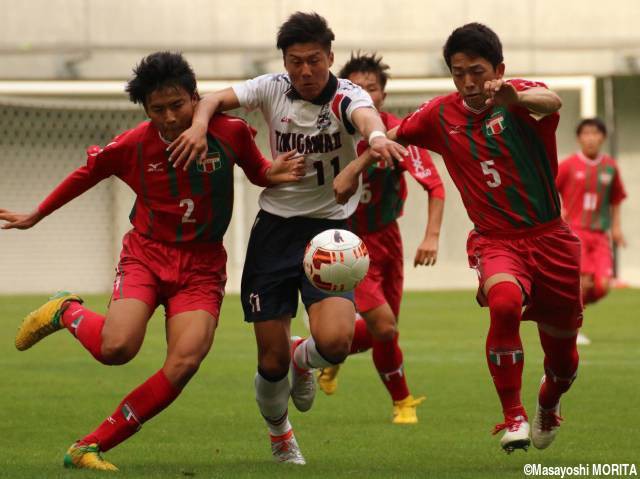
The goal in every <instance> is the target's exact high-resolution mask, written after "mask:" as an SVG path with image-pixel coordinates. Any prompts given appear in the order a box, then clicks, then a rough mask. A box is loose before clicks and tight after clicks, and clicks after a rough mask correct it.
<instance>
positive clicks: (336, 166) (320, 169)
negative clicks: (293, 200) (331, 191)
mask: <svg viewBox="0 0 640 479" xmlns="http://www.w3.org/2000/svg"><path fill="white" fill-rule="evenodd" d="M331 166H333V177H334V178H335V177H336V176H338V173H340V158H339V157H337V156H336V157H335V158H332V159H331ZM313 167H314V168H315V169H316V173H317V175H316V177H317V178H318V186H322V185H324V164H323V163H322V162H321V161H314V162H313Z"/></svg>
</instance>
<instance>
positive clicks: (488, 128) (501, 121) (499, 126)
mask: <svg viewBox="0 0 640 479" xmlns="http://www.w3.org/2000/svg"><path fill="white" fill-rule="evenodd" d="M506 128H507V124H506V121H505V118H504V114H503V113H502V112H501V111H499V112H496V113H494V114H493V115H492V116H491V118H489V119H487V120H485V122H484V131H485V133H486V134H487V135H489V136H495V135H499V134H500V133H502V132H503V131H504V130H505V129H506Z"/></svg>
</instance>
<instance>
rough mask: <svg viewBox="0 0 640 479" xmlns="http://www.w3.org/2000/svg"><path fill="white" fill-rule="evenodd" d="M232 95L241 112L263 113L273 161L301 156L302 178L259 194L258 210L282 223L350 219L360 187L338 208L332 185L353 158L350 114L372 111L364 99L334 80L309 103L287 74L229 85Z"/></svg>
mask: <svg viewBox="0 0 640 479" xmlns="http://www.w3.org/2000/svg"><path fill="white" fill-rule="evenodd" d="M233 90H234V92H235V94H236V96H237V97H238V100H239V102H240V105H241V106H243V107H245V108H246V109H247V110H249V111H250V110H255V109H260V110H261V111H262V114H263V115H264V118H265V120H266V122H267V123H268V125H269V141H270V145H271V154H272V156H273V158H275V157H276V156H277V155H279V154H281V153H285V152H287V151H291V150H292V149H293V148H296V149H297V150H298V152H300V154H303V155H305V163H306V167H307V172H306V175H305V176H304V178H302V179H301V180H300V181H299V182H297V183H288V184H281V185H277V186H274V187H270V188H266V189H264V190H263V191H262V193H261V194H260V200H259V205H260V208H262V209H263V210H265V211H268V212H269V213H272V214H274V215H278V216H283V217H285V218H289V217H291V216H307V217H312V218H327V219H345V218H348V217H349V216H351V215H352V214H353V212H354V211H355V210H356V207H357V206H358V202H359V201H360V190H361V185H359V186H358V191H357V192H356V194H355V195H353V196H352V197H351V199H349V201H348V202H347V203H346V204H344V205H339V204H338V203H336V199H335V196H334V193H333V179H334V178H335V176H336V175H337V174H338V172H340V171H342V169H343V168H344V167H345V166H346V165H347V164H348V163H349V162H351V161H353V160H354V159H355V158H356V157H357V154H356V144H357V141H358V139H359V136H360V135H359V134H358V132H357V130H356V129H355V126H354V125H353V122H352V121H351V114H352V113H353V111H354V110H355V109H356V108H361V107H370V108H373V107H374V106H373V102H372V101H371V97H370V96H369V94H368V93H367V92H365V91H364V90H363V89H362V88H360V87H359V86H357V85H354V84H353V83H351V82H350V81H348V80H342V79H337V78H336V77H334V76H333V75H331V76H330V78H329V83H328V84H327V86H326V87H325V89H324V91H323V92H322V93H321V94H320V96H319V97H318V99H316V100H314V101H313V102H311V101H306V100H303V99H301V98H300V97H299V96H298V94H297V92H296V91H295V90H294V89H293V88H292V85H291V81H290V79H289V75H287V74H277V75H273V74H269V75H262V76H259V77H256V78H254V79H252V80H247V81H246V82H244V83H240V84H236V85H234V86H233ZM361 182H362V180H360V183H361Z"/></svg>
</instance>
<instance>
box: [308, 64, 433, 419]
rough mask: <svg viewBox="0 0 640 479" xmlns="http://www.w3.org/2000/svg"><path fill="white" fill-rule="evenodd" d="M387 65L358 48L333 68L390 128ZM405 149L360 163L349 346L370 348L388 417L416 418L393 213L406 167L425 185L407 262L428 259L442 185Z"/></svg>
mask: <svg viewBox="0 0 640 479" xmlns="http://www.w3.org/2000/svg"><path fill="white" fill-rule="evenodd" d="M388 69H389V67H388V66H387V65H385V64H384V63H382V58H381V57H376V55H375V54H373V55H366V54H360V53H358V54H357V55H353V54H352V55H351V59H350V60H349V61H348V62H347V63H346V64H345V65H344V67H342V70H341V71H340V73H339V76H340V77H341V78H346V79H348V80H351V81H352V82H353V83H355V84H356V85H359V86H360V87H362V88H363V89H364V90H366V91H367V92H368V93H369V95H370V96H371V99H372V100H373V103H374V105H375V107H376V108H377V109H378V111H380V117H381V118H382V120H383V122H384V124H385V126H386V127H387V129H388V130H390V129H391V128H394V127H396V126H398V125H399V124H400V120H399V119H398V118H396V117H395V116H393V115H392V114H390V113H386V112H383V111H381V109H382V106H383V103H384V100H385V97H386V92H385V86H386V83H387V79H388V78H389V75H388V73H387V72H386V70H388ZM366 148H367V144H366V142H364V141H363V142H360V144H359V145H358V153H359V154H362V153H363V152H364V151H365V150H366ZM408 150H409V153H410V155H409V156H408V157H406V158H405V160H404V161H403V162H395V163H394V164H391V165H390V164H388V163H386V162H384V161H381V162H378V163H376V164H374V165H371V166H369V168H367V169H366V170H365V171H363V173H362V184H363V193H362V196H361V197H360V203H359V205H358V208H357V209H356V212H355V213H354V214H353V216H351V218H350V227H351V229H352V230H353V232H354V233H356V234H358V235H359V236H360V237H361V238H362V239H363V240H364V242H365V243H366V245H367V249H368V250H369V255H370V257H371V264H370V266H369V272H368V273H367V276H366V277H365V279H364V281H363V282H362V283H360V284H359V285H358V287H357V288H356V290H355V299H356V309H357V310H358V311H359V313H360V314H361V315H362V318H358V319H357V320H356V323H355V333H354V337H353V341H352V343H351V353H352V354H353V353H357V352H362V351H366V350H368V349H372V356H373V362H374V364H375V367H376V369H377V370H378V373H379V375H380V378H381V379H382V382H383V383H384V385H385V387H386V388H387V390H388V391H389V394H390V396H391V399H392V401H393V422H394V423H395V424H415V423H417V422H418V417H417V415H416V406H417V405H418V404H420V403H421V402H422V400H423V399H424V398H423V397H421V398H414V397H413V396H412V395H411V394H410V392H409V388H408V386H407V380H406V376H405V372H404V368H403V361H402V350H401V349H400V346H399V344H398V315H399V313H400V301H401V299H402V283H403V252H402V239H401V237H400V229H399V227H398V222H397V221H396V220H397V218H399V217H400V216H401V215H402V210H403V206H404V202H405V199H406V197H407V184H406V182H405V178H404V172H405V171H408V172H409V173H410V174H411V175H412V176H413V177H414V178H415V179H416V180H417V181H418V182H419V183H420V184H421V185H422V187H423V188H424V189H425V190H427V192H428V193H429V216H428V222H427V230H426V233H425V237H424V239H423V240H422V242H421V244H420V246H419V247H418V250H417V251H416V255H415V259H414V266H416V265H419V264H420V265H433V264H435V262H436V257H437V252H438V238H439V233H440V226H441V224H442V212H443V209H444V188H443V186H442V181H441V180H440V176H439V175H438V171H437V170H436V168H435V165H434V164H433V161H432V160H431V157H430V156H429V153H428V152H427V151H426V150H424V149H420V148H417V147H415V146H410V147H409V148H408ZM338 370H339V365H336V366H333V367H329V368H324V369H321V370H320V374H319V375H318V385H319V386H320V388H321V389H322V390H323V391H324V392H325V393H326V394H333V393H334V392H335V389H336V387H337V378H336V375H337V373H338Z"/></svg>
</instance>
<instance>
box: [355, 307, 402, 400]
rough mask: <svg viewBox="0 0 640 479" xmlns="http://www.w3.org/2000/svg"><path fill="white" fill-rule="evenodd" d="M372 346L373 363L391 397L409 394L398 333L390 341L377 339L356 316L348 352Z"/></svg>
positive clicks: (361, 350)
mask: <svg viewBox="0 0 640 479" xmlns="http://www.w3.org/2000/svg"><path fill="white" fill-rule="evenodd" d="M371 348H373V351H372V355H373V364H374V365H375V366H376V369H377V370H378V374H380V378H381V379H382V382H383V383H384V386H385V387H386V388H387V391H389V394H390V395H391V399H393V400H394V401H400V400H402V399H404V398H406V397H407V396H408V395H409V388H408V387H407V379H406V378H405V376H404V370H403V368H402V350H401V349H400V346H399V345H398V334H397V333H396V335H395V337H394V338H393V339H392V340H391V341H378V340H377V339H375V338H374V337H373V336H372V335H371V333H370V332H369V330H368V329H367V323H366V321H365V320H364V319H362V318H360V317H358V318H357V319H356V323H355V330H354V333H353V341H352V342H351V351H350V352H349V354H356V353H361V352H363V351H366V350H368V349H371Z"/></svg>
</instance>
